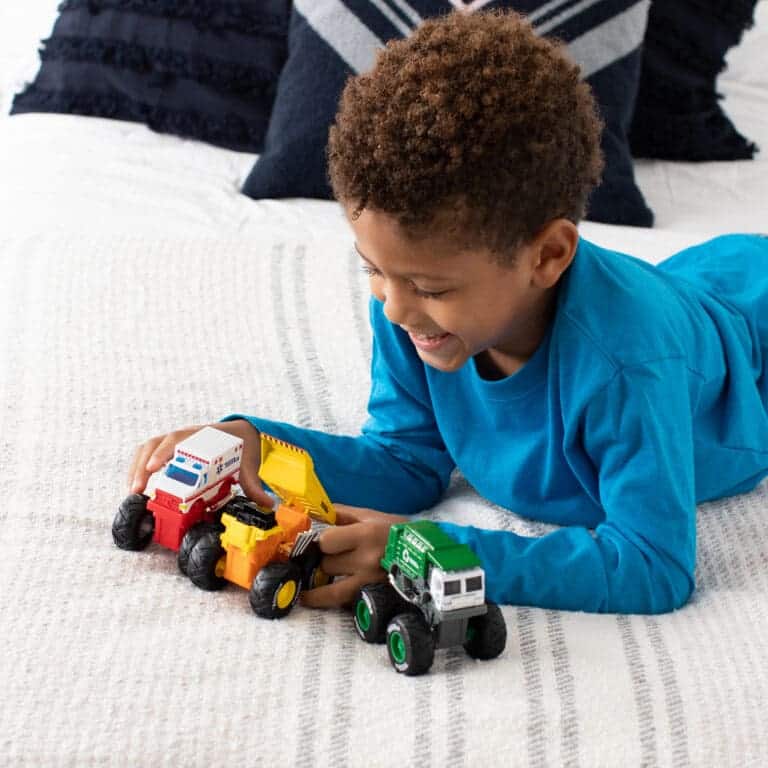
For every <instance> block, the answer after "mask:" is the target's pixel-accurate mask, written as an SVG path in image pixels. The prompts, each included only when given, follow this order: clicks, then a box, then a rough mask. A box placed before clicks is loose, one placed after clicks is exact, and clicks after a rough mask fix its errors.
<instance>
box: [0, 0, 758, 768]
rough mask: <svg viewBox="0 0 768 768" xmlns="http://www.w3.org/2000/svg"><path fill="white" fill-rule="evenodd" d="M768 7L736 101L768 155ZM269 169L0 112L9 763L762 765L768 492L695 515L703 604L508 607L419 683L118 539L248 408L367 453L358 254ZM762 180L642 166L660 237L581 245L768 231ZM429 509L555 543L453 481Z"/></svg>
mask: <svg viewBox="0 0 768 768" xmlns="http://www.w3.org/2000/svg"><path fill="white" fill-rule="evenodd" d="M49 4H50V3H49ZM767 10H768V4H767V3H766V2H765V1H763V2H761V3H760V8H759V11H760V16H759V23H758V26H757V27H756V29H755V30H753V31H752V32H751V33H750V34H749V35H748V36H747V38H746V39H745V43H744V45H743V46H742V47H741V48H740V49H738V50H737V51H736V52H735V54H734V56H735V57H736V58H735V59H734V63H733V65H732V69H731V71H730V72H729V76H730V77H732V80H731V81H724V88H728V99H727V104H728V107H729V110H730V111H731V113H732V114H735V113H736V112H737V111H738V114H739V115H740V116H741V117H740V118H739V121H738V122H739V127H740V128H742V129H743V131H744V132H745V133H746V134H747V135H749V136H750V137H751V138H754V139H756V140H757V141H758V143H762V144H763V145H764V146H766V147H768V107H767V105H768V75H766V73H768V61H766V51H768V13H767V12H766V11H767ZM1 26H2V25H0V27H1ZM5 34H7V33H5ZM738 57H743V58H744V61H743V63H740V62H741V59H739V58H738ZM761 62H762V63H761ZM758 66H759V68H758ZM3 82H4V84H5V86H6V89H5V91H4V92H0V95H3V96H4V97H5V96H7V95H8V90H7V84H8V82H10V80H8V79H6V80H4V81H3ZM756 105H757V106H756ZM742 118H743V119H742ZM252 161H253V158H252V157H250V156H247V155H241V154H237V153H231V152H225V151H223V150H219V149H214V148H212V147H206V146H204V145H201V144H196V143H193V142H185V141H181V140H179V139H176V138H173V137H167V136H157V135H155V134H152V133H151V132H150V131H148V130H146V129H145V128H143V127H142V126H138V125H130V124H127V123H118V122H113V121H106V120H94V119H85V118H77V117H66V116H55V115H24V116H19V117H14V118H3V119H0V179H2V181H0V218H1V220H2V227H0V468H2V477H4V478H6V483H5V484H4V494H3V497H4V498H3V504H2V506H0V594H2V597H3V600H2V602H1V603H0V642H2V651H3V652H2V653H0V691H1V693H0V697H1V698H0V766H6V765H7V766H49V765H50V766H60V765H61V766H91V765H118V766H153V767H154V766H158V765H172V766H176V765H187V766H219V765H221V766H225V765H226V766H268V765H270V766H271V765H277V766H283V765H298V766H315V765H322V766H405V765H413V766H419V768H421V767H422V766H434V767H435V768H437V767H438V766H440V767H442V766H462V765H466V766H475V765H485V766H537V767H543V766H551V765H552V766H553V765H569V766H579V765H580V766H585V767H586V766H639V765H643V766H656V765H659V766H688V765H691V766H747V765H748V766H763V765H766V764H768V739H767V738H766V736H765V725H764V722H765V713H766V711H768V706H767V705H768V672H766V669H767V666H766V637H768V599H766V595H767V594H768V531H767V530H766V524H765V523H766V517H767V516H768V483H767V484H763V485H762V486H760V487H759V488H758V489H757V490H756V491H754V492H753V493H751V494H748V495H744V496H739V497H734V498H730V499H724V500H722V501H719V502H716V503H712V504H707V505H703V506H702V507H701V509H700V514H699V526H698V531H699V551H698V568H697V584H698V588H697V591H696V593H695V595H694V597H693V599H692V601H691V603H690V604H689V605H688V606H687V607H685V608H684V609H683V610H681V611H678V612H676V613H674V614H670V615H665V616H658V617H641V616H630V617H617V616H596V615H586V614H579V613H567V612H555V611H544V610H538V609H530V608H517V607H505V608H504V615H505V618H506V621H507V627H508V630H509V637H508V643H507V649H506V651H505V653H504V654H503V655H502V657H501V658H499V659H497V660H495V661H491V662H479V661H473V660H471V659H469V658H468V657H466V656H465V655H464V653H463V651H460V650H458V651H457V650H451V651H447V652H445V651H442V652H438V654H437V655H436V661H435V665H434V667H433V669H432V672H431V673H430V674H429V675H427V676H425V677H422V678H417V679H411V678H406V677H404V676H402V675H397V674H395V673H394V672H393V671H392V669H391V667H390V666H389V662H388V660H387V658H386V652H385V650H384V648H383V647H381V646H371V645H366V644H364V643H363V642H362V641H360V640H358V638H357V636H356V635H355V632H354V630H353V627H352V622H351V618H350V616H349V615H348V614H346V613H345V612H342V611H311V610H308V609H302V608H300V607H299V608H297V609H296V610H294V611H293V613H292V614H291V615H290V616H289V617H287V618H286V619H284V620H282V621H275V622H270V621H265V620H260V619H257V618H256V617H255V616H254V615H253V613H252V612H251V610H250V608H249V606H248V601H247V595H246V593H245V592H244V591H243V590H240V589H238V588H237V587H234V586H231V587H230V588H227V589H225V590H224V591H223V592H220V593H206V592H202V591H200V590H198V589H196V588H195V587H194V586H192V585H191V584H190V582H189V581H188V580H187V579H185V578H184V577H182V576H181V574H180V573H179V572H178V570H177V566H176V562H175V557H174V556H173V555H172V554H171V553H169V552H167V551H165V550H162V549H160V548H159V547H157V546H155V545H152V546H150V547H149V549H147V550H146V551H144V552H140V553H129V552H123V551H121V550H118V549H116V548H115V547H114V546H113V545H112V542H111V536H110V525H111V521H112V517H113V515H114V512H115V508H116V505H117V503H118V502H119V501H120V499H121V498H122V496H123V495H124V493H125V487H124V486H125V473H126V471H127V465H128V462H129V460H130V456H131V453H132V450H133V448H134V446H135V445H136V443H137V442H139V441H140V440H142V439H144V438H146V437H148V436H150V435H151V434H154V433H157V432H160V431H163V430H165V429H168V428H172V427H175V426H181V425H185V424H189V423H197V422H203V421H210V420H213V419H216V418H219V417H221V416H223V415H224V414H226V413H229V412H232V411H235V410H238V411H240V410H244V411H248V412H253V413H259V414H261V415H265V416H269V417H273V418H282V419H285V420H289V421H293V422H297V423H299V424H302V425H306V426H312V427H317V428H321V429H327V430H332V431H336V432H341V433H350V434H351V433H355V432H356V431H357V430H358V429H359V426H360V423H361V421H362V419H363V417H364V413H365V403H366V399H367V394H368V386H369V360H370V351H369V344H370V332H369V329H368V324H367V312H366V304H367V293H366V285H365V279H364V276H363V275H362V274H361V273H360V270H359V269H358V266H357V263H356V259H355V258H354V257H353V256H352V254H351V237H350V234H349V233H348V232H347V230H346V227H345V224H344V222H343V220H342V217H341V215H340V213H339V211H338V209H337V208H336V207H335V206H334V205H333V204H331V203H322V202H310V201H287V202H274V201H264V202H260V203H255V202H253V201H250V200H248V199H246V198H244V197H242V196H241V195H238V194H237V189H238V184H239V183H240V182H241V181H242V178H243V177H244V174H245V173H247V171H248V169H249V167H250V165H251V163H252ZM766 169H767V165H766V159H765V155H763V156H761V157H759V158H758V159H757V160H755V161H754V162H752V163H728V164H706V165H701V166H691V165H685V164H671V163H647V164H642V165H641V166H640V168H639V169H638V177H639V180H640V183H641V185H642V186H643V188H644V190H645V191H646V194H647V195H648V197H649V200H650V201H651V204H652V205H653V207H654V208H655V209H656V213H657V216H658V218H659V222H660V224H661V227H660V228H658V229H656V230H650V231H642V230H635V229H628V228H621V227H608V226H600V225H589V224H588V225H585V226H584V227H583V232H584V234H585V235H586V236H587V237H590V238H592V239H594V240H596V241H597V242H600V243H601V244H604V245H607V246H609V247H617V248H620V249H622V250H627V251H630V252H632V253H637V254H638V255H641V256H643V257H644V258H647V259H648V260H650V261H657V260H659V259H660V258H662V257H663V256H665V255H667V254H669V253H671V252H673V251H674V250H676V249H678V248H680V247H683V246H685V245H687V244H689V243H693V242H696V241H697V240H700V239H702V238H703V237H704V236H707V235H709V234H715V233H717V232H724V231H729V230H742V231H743V230H748V231H757V230H762V231H766V229H768V223H767V222H768V216H766V213H768V205H767V204H766V200H767V199H768V174H766ZM429 514H431V515H433V516H437V517H440V518H443V519H449V520H452V521H455V522H459V523H462V522H469V521H470V520H471V521H472V522H473V524H475V525H480V526H485V527H490V528H493V527H496V528H504V527H509V528H512V529H514V530H516V531H518V532H521V533H525V534H528V535H539V534H541V533H544V532H545V530H546V528H545V526H543V525H539V524H534V523H530V522H526V521H524V520H521V519H519V518H516V517H514V516H512V515H509V514H508V513H506V512H504V511H503V510H500V509H498V508H496V507H494V506H492V505H490V504H487V503H486V502H484V501H482V500H481V499H480V498H479V497H478V496H477V495H476V494H475V493H474V491H473V490H472V489H470V488H469V487H467V486H466V485H465V484H464V483H463V482H462V481H461V480H457V481H456V482H455V483H454V484H453V486H452V487H451V489H450V491H449V493H448V495H447V497H446V499H445V500H444V501H443V502H442V503H441V504H439V505H438V507H436V508H435V509H434V510H432V511H431V512H430V513H429Z"/></svg>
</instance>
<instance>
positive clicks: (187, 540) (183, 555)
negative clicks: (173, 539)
mask: <svg viewBox="0 0 768 768" xmlns="http://www.w3.org/2000/svg"><path fill="white" fill-rule="evenodd" d="M214 530H215V531H216V532H217V533H221V532H222V531H223V530H224V527H223V526H222V525H217V524H215V523H197V524H196V525H193V526H192V527H191V528H190V529H189V530H188V531H187V532H186V533H185V534H184V538H183V539H182V540H181V546H180V547H179V553H178V555H177V556H176V562H177V563H178V565H179V570H180V571H181V572H182V573H183V574H184V575H185V576H188V575H189V574H188V573H187V568H188V565H189V555H190V553H191V552H192V550H193V549H194V548H195V544H197V542H198V541H199V540H200V537H201V536H202V535H203V534H204V533H206V532H207V531H214Z"/></svg>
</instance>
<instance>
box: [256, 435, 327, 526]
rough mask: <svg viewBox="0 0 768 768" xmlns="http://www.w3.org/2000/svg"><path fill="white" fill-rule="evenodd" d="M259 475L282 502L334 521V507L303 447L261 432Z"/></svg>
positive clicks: (316, 517)
mask: <svg viewBox="0 0 768 768" xmlns="http://www.w3.org/2000/svg"><path fill="white" fill-rule="evenodd" d="M259 477H260V478H261V479H262V480H263V481H264V482H265V483H266V484H267V485H268V486H269V487H270V488H271V489H272V490H273V491H274V492H275V493H276V494H277V495H278V497H279V498H280V501H282V502H283V503H284V504H287V505H289V506H295V507H300V508H301V509H303V510H304V511H305V512H306V513H307V514H308V515H309V516H310V517H313V518H314V519H316V520H322V521H323V522H325V523H330V524H331V525H333V524H334V523H335V522H336V510H335V509H334V508H333V504H331V501H330V499H329V498H328V494H327V493H326V492H325V488H323V486H322V484H321V483H320V480H319V479H318V477H317V475H316V474H315V466H314V463H313V462H312V457H311V456H310V455H309V454H308V453H307V452H306V451H305V450H304V449H303V448H299V447H298V446H296V445H291V443H286V442H285V441H284V440H279V439H278V438H276V437H272V435H265V434H264V433H263V432H262V433H261V466H260V467H259Z"/></svg>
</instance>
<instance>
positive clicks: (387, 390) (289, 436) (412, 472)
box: [223, 299, 454, 515]
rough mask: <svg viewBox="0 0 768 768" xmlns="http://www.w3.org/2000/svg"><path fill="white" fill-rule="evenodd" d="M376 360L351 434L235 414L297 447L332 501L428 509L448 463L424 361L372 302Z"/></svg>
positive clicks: (446, 474) (398, 509)
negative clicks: (363, 417) (361, 416)
mask: <svg viewBox="0 0 768 768" xmlns="http://www.w3.org/2000/svg"><path fill="white" fill-rule="evenodd" d="M371 324H372V326H373V358H372V363H371V381H372V384H371V393H370V397H369V401H368V420H367V421H366V422H365V424H364V425H363V428H362V431H361V434H360V435H358V436H356V437H351V436H343V435H332V434H328V433H325V432H320V431H317V430H312V429H305V428H302V427H297V426H293V425H291V424H286V423H284V422H277V421H271V420H268V419H261V418H257V417H254V416H244V415H241V414H232V415H230V416H227V417H226V418H225V419H223V420H224V421H230V420H232V419H246V420H248V421H249V422H250V423H251V424H252V425H253V426H254V427H256V429H258V430H261V431H264V432H266V433H267V434H270V435H274V436H275V437H278V438H280V439H283V440H286V441H288V442H291V443H294V444H295V445H300V446H301V447H302V448H305V449H306V450H307V451H308V452H309V453H310V455H311V456H312V459H313V462H314V464H315V470H316V472H317V475H318V477H319V478H320V480H321V482H322V483H323V486H324V487H325V489H326V491H327V493H328V495H329V497H330V498H331V500H332V501H336V502H340V503H342V504H351V505H354V506H359V507H370V508H373V509H378V510H381V511H384V512H392V513H397V514H406V515H407V514H413V513H415V512H419V511H421V510H423V509H427V508H428V507H431V506H433V505H434V504H435V503H436V502H437V501H438V500H439V499H440V497H441V496H442V494H443V492H444V491H445V489H446V488H447V486H448V482H449V480H450V475H451V472H452V470H453V468H454V463H453V460H452V459H451V457H450V455H449V454H448V451H447V450H446V448H445V445H444V444H443V441H442V438H441V436H440V433H439V431H438V428H437V424H436V422H435V416H434V413H433V410H432V402H431V397H430V394H429V388H428V385H427V380H426V375H425V372H424V364H423V363H422V362H421V360H420V359H419V357H418V355H417V354H416V352H415V350H414V349H413V345H412V344H410V342H409V341H408V339H407V338H404V334H403V333H402V331H400V329H399V328H397V327H396V326H394V325H392V324H391V323H390V322H389V321H388V320H387V319H386V317H384V315H383V312H382V309H381V303H380V302H377V301H376V300H375V299H372V300H371Z"/></svg>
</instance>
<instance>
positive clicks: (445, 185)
mask: <svg viewBox="0 0 768 768" xmlns="http://www.w3.org/2000/svg"><path fill="white" fill-rule="evenodd" d="M599 131H600V124H599V120H598V118H597V117H596V113H595V106H594V102H593V100H592V96H591V94H590V92H589V90H588V88H587V87H586V86H585V85H584V84H583V83H581V82H580V81H579V74H578V69H577V67H576V66H575V65H573V64H572V63H571V62H570V61H569V60H568V59H567V57H566V56H565V55H564V53H563V52H562V49H561V48H560V47H559V46H558V45H556V44H554V43H552V42H550V41H545V40H543V39H540V38H538V37H536V35H535V34H534V33H533V32H532V30H531V28H530V26H529V25H528V24H527V23H526V22H525V21H523V20H522V19H521V18H520V17H518V16H516V15H514V14H511V13H509V14H487V15H486V14H474V15H462V14H453V15H451V16H449V17H445V18H443V19H440V20H435V21H429V22H426V23H425V24H424V25H423V26H422V27H420V28H419V29H418V30H417V31H416V33H415V34H414V35H413V36H412V37H411V38H409V39H408V40H405V41H399V42H394V43H390V44H389V45H388V46H387V48H386V50H385V51H384V52H383V53H382V54H381V55H380V57H379V59H378V61H377V63H376V66H375V67H374V69H373V71H372V72H371V73H369V74H367V75H363V76H360V77H357V78H353V79H351V80H350V82H349V83H348V85H347V87H346V89H345V91H344V94H343V97H342V100H341V105H340V109H339V113H338V116H337V121H336V125H335V126H334V127H333V128H332V130H331V133H330V141H329V149H328V155H329V168H330V176H331V180H332V183H333V187H334V190H335V193H336V196H337V199H338V200H339V202H340V203H341V204H342V205H343V206H344V208H345V210H346V212H347V216H348V218H349V221H350V225H351V226H352V229H353V230H354V233H355V236H356V247H357V249H358V251H359V254H360V257H361V259H362V262H363V267H364V269H365V270H366V271H367V272H368V273H369V275H370V282H371V292H372V294H373V297H372V300H371V305H370V311H371V323H372V326H373V334H374V347H373V363H372V389H371V394H370V399H369V413H370V418H369V419H368V421H367V422H366V424H365V425H364V427H363V429H362V433H361V435H360V436H358V437H356V438H352V437H342V436H333V435H327V434H323V433H320V432H316V431H312V430H305V429H298V428H296V427H292V426H290V425H287V424H282V423H276V422H272V421H268V420H266V419H261V418H255V417H250V416H249V417H243V416H238V415H235V416H231V417H228V419H227V420H225V422H224V423H222V424H219V425H218V426H219V427H220V428H222V429H225V430H228V431H232V432H235V433H237V434H240V435H241V436H242V437H244V439H245V440H246V445H245V451H244V458H243V470H242V485H243V489H244V491H245V492H246V493H247V494H248V495H249V496H251V497H252V498H255V499H257V500H262V501H263V500H265V498H264V493H263V489H261V487H260V485H259V483H258V479H257V475H256V470H257V468H258V430H261V429H263V430H265V431H267V432H269V433H271V434H274V435H276V436H278V437H281V438H284V439H286V440H289V441H291V442H295V443H297V444H300V445H302V446H304V447H305V448H307V449H308V450H309V452H310V453H311V454H312V456H313V457H314V460H315V464H316V467H317V470H318V474H319V476H320V477H321V478H322V480H323V483H324V485H325V486H326V488H327V489H328V492H329V494H330V496H331V498H332V499H333V500H334V501H335V502H343V503H345V504H353V505H355V507H340V522H341V523H342V525H340V526H339V527H337V528H329V529H327V530H326V531H325V532H324V533H323V536H322V538H321V540H320V545H321V548H322V549H323V551H324V552H325V553H326V556H325V558H324V563H323V567H324V568H325V570H326V571H327V572H328V573H329V574H332V575H341V576H346V578H343V579H338V580H336V581H335V582H334V583H332V584H330V585H328V586H325V587H320V588H318V589H315V590H312V591H311V592H308V593H306V595H305V596H304V600H305V602H306V603H307V604H310V605H316V606H330V605H341V604H344V603H348V602H350V601H351V600H352V599H353V598H354V595H355V593H356V591H357V589H358V588H359V587H360V586H361V585H362V584H364V583H367V582H369V581H373V580H377V579H382V578H383V572H382V571H381V569H380V567H379V559H380V557H381V554H382V552H383V549H384V543H385V541H386V537H387V533H388V530H389V527H390V525H391V524H392V523H393V522H395V521H397V520H400V519H402V518H399V517H394V516H393V515H392V514H387V513H399V514H412V513H415V512H418V511H420V510H422V509H425V508H428V507H430V506H431V505H433V504H435V503H436V502H437V501H438V500H439V498H440V496H441V494H442V493H443V491H444V490H445V488H446V486H447V484H448V481H449V476H450V474H451V472H452V470H453V469H454V468H458V469H460V470H461V471H462V472H463V474H464V475H465V477H466V478H467V480H468V481H469V482H470V483H472V484H473V485H474V486H475V488H476V489H477V490H478V491H479V492H480V493H481V494H483V495H484V496H485V497H487V498H488V499H490V500H491V501H493V502H495V503H497V504H499V505H503V506H505V507H507V508H509V509H511V510H514V511H515V512H518V513H520V514H523V515H525V516H528V517H532V518H537V519H540V520H544V521H546V522H550V523H555V524H558V525H560V526H562V527H560V528H559V529H558V530H556V531H555V532H553V533H550V534H548V535H546V536H543V537H541V538H534V539H529V538H525V537H521V536H518V535H516V534H514V533H511V532H508V531H484V530H478V529H475V528H472V527H463V526H456V525H450V524H441V525H443V527H444V528H445V529H446V530H447V531H448V532H449V533H450V534H452V535H453V536H454V537H455V538H457V539H458V540H460V541H463V542H466V543H468V544H469V545H470V546H471V547H472V548H473V549H474V550H475V551H476V552H477V554H478V555H479V556H480V558H481V559H482V560H483V563H484V565H485V569H486V578H487V594H488V597H489V599H491V600H494V601H497V602H503V603H516V604H528V605H538V606H542V607H549V608H562V609H574V610H587V611H611V612H650V613H656V612H663V611H670V610H673V609H675V608H678V607H680V606H682V605H683V604H684V603H685V602H686V601H687V600H688V598H689V596H690V594H691V592H692V590H693V587H694V581H693V574H694V566H695V536H696V521H695V516H696V504H697V503H698V502H701V501H704V500H706V499H712V498H715V497H718V496H723V495H727V494H734V493H740V492H743V491H747V490H749V489H751V488H753V487H754V486H755V485H756V484H757V483H758V482H759V481H760V480H761V479H762V478H763V477H765V476H766V474H768V375H766V359H768V240H766V239H764V238H760V237H756V236H732V237H726V238H719V239H716V240H714V241H711V242H709V243H705V244H703V245H701V246H698V247H697V248H693V249H689V250H688V251H684V252H683V253H681V254H678V255H677V256H675V257H673V258H672V259H670V260H668V261H666V262H665V263H663V264H662V265H660V267H659V268H654V267H652V266H650V265H648V264H645V263H643V262H641V261H638V260H635V259H632V258H630V257H628V256H624V255H622V254H618V253H613V252H609V251H606V250H603V249H601V248H598V247H597V246H594V245H592V244H590V243H588V242H586V241H584V240H582V239H580V238H579V235H578V230H577V227H576V225H577V223H578V221H579V220H580V218H581V217H582V215H583V213H584V208H585V204H586V201H587V198H588V196H589V193H590V190H591V189H592V188H593V187H594V185H595V184H596V183H597V181H598V178H599V174H600V170H601V158H600V154H599V149H598V137H599ZM197 428H198V427H193V428H190V429H189V430H180V431H177V432H173V433H171V434H169V435H165V436H160V437H157V438H153V439H152V440H149V441H147V442H146V443H145V444H144V445H142V446H141V447H140V448H139V449H138V451H137V454H136V457H135V459H134V463H133V466H132V468H131V477H132V480H133V487H132V490H134V491H136V490H141V489H142V488H143V487H144V485H145V483H146V480H147V477H148V474H149V473H150V472H152V471H155V470H157V469H159V468H160V467H161V466H162V464H163V463H164V462H165V461H166V460H167V459H168V458H169V457H170V456H171V454H172V451H173V446H174V445H175V443H176V442H177V441H178V440H179V439H181V438H183V437H184V436H186V435H187V434H188V433H189V431H193V430H195V429H197ZM369 507H375V508H376V510H383V511H381V512H379V511H375V510H373V509H369Z"/></svg>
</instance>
